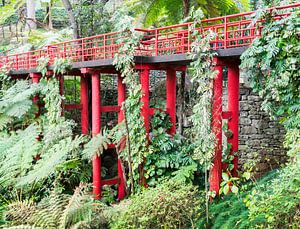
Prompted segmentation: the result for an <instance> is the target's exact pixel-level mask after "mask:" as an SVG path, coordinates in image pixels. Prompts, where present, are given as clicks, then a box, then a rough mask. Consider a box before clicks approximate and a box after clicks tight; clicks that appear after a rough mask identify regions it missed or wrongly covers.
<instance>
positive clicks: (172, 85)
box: [166, 68, 176, 134]
mask: <svg viewBox="0 0 300 229" xmlns="http://www.w3.org/2000/svg"><path fill="white" fill-rule="evenodd" d="M166 98H167V99H166V100H167V101H166V111H167V113H168V114H169V116H170V119H171V120H170V121H171V123H172V126H171V128H170V130H169V131H170V134H175V133H176V71H175V70H174V69H171V68H169V69H167V80H166Z"/></svg>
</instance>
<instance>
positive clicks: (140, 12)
mask: <svg viewBox="0 0 300 229" xmlns="http://www.w3.org/2000/svg"><path fill="white" fill-rule="evenodd" d="M126 2H127V4H128V6H130V7H131V9H132V11H133V13H135V14H136V15H137V16H139V17H138V20H139V21H140V22H141V23H142V24H144V25H145V27H149V26H154V27H159V26H165V25H171V24H177V23H179V22H180V21H181V20H183V19H184V18H185V17H187V16H189V13H190V10H191V9H192V8H196V9H198V8H200V9H201V10H202V11H203V12H204V15H205V16H206V17H216V16H221V15H226V14H229V13H236V12H239V9H240V10H241V11H247V10H248V9H249V4H248V1H247V0H243V1H234V0H226V1H219V0H218V1H210V0H175V1H174V0H147V1H139V0H127V1H126Z"/></svg>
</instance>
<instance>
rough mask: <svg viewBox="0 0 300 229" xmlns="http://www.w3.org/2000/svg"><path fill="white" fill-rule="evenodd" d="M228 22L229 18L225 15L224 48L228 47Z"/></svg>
mask: <svg viewBox="0 0 300 229" xmlns="http://www.w3.org/2000/svg"><path fill="white" fill-rule="evenodd" d="M227 22H228V18H227V17H226V16H225V17H224V49H226V48H227V40H228V30H227Z"/></svg>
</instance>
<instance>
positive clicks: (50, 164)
mask: <svg viewBox="0 0 300 229" xmlns="http://www.w3.org/2000/svg"><path fill="white" fill-rule="evenodd" d="M85 141H86V138H85V137H84V136H76V137H75V139H72V137H67V138H64V139H61V140H60V141H58V142H57V143H55V144H54V145H52V146H50V147H49V148H47V147H43V148H42V149H41V159H40V160H39V161H38V162H37V163H36V164H35V165H34V166H33V169H32V170H31V171H30V172H29V173H28V174H27V175H26V176H23V177H20V179H19V182H18V185H20V186H22V185H25V184H30V183H32V182H34V181H40V180H43V179H45V178H47V177H48V176H49V175H51V174H53V173H55V171H56V168H57V166H58V165H60V164H61V163H62V162H64V161H66V160H68V157H69V156H70V155H72V154H76V153H77V154H78V153H79V150H80V149H81V145H82V144H83V143H84V142H85Z"/></svg>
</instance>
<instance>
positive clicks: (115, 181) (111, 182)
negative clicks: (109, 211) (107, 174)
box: [101, 177, 120, 186]
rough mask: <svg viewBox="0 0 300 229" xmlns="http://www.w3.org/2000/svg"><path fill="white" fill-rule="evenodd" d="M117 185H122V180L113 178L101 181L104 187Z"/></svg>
mask: <svg viewBox="0 0 300 229" xmlns="http://www.w3.org/2000/svg"><path fill="white" fill-rule="evenodd" d="M116 184H120V178H119V177H116V178H112V179H106V180H102V181H101V186H103V185H110V186H111V185H116Z"/></svg>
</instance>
